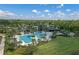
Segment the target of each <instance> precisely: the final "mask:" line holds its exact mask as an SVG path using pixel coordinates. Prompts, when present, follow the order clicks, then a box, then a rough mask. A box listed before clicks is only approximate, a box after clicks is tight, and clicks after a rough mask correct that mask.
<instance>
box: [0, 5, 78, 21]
mask: <svg viewBox="0 0 79 59" xmlns="http://www.w3.org/2000/svg"><path fill="white" fill-rule="evenodd" d="M0 19H26V20H28V19H29V20H30V19H31V20H39V19H44V20H57V19H61V20H62V19H64V20H66V19H68V20H71V19H79V4H0Z"/></svg>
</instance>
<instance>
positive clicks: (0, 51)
mask: <svg viewBox="0 0 79 59" xmlns="http://www.w3.org/2000/svg"><path fill="white" fill-rule="evenodd" d="M0 36H2V40H1V44H0V55H3V54H4V45H5V36H4V35H3V34H0Z"/></svg>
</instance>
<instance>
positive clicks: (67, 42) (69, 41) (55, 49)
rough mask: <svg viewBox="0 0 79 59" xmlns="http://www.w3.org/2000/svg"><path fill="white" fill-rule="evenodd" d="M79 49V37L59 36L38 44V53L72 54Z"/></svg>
mask: <svg viewBox="0 0 79 59" xmlns="http://www.w3.org/2000/svg"><path fill="white" fill-rule="evenodd" d="M77 50H79V37H72V38H71V37H62V36H59V37H57V38H55V39H52V41H50V42H48V43H46V44H43V45H40V46H38V50H37V51H36V52H35V53H34V54H37V55H70V54H74V53H75V52H78V53H79V51H77Z"/></svg>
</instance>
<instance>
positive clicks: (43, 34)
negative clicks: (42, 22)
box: [34, 32, 45, 38]
mask: <svg viewBox="0 0 79 59" xmlns="http://www.w3.org/2000/svg"><path fill="white" fill-rule="evenodd" d="M34 35H35V36H37V37H38V38H43V37H45V32H34Z"/></svg>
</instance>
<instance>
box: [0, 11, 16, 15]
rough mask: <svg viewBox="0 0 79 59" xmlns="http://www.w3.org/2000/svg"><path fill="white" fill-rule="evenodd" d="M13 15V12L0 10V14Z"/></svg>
mask: <svg viewBox="0 0 79 59" xmlns="http://www.w3.org/2000/svg"><path fill="white" fill-rule="evenodd" d="M13 15H15V13H12V12H9V11H3V10H0V16H13Z"/></svg>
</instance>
